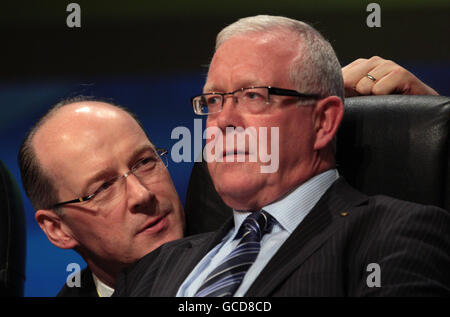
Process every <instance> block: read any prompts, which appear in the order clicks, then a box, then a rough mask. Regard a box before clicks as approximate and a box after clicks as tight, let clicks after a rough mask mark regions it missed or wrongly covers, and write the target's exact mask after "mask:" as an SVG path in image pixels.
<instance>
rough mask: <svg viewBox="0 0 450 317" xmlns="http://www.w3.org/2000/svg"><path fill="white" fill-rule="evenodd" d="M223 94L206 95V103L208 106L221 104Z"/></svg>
mask: <svg viewBox="0 0 450 317" xmlns="http://www.w3.org/2000/svg"><path fill="white" fill-rule="evenodd" d="M220 100H221V96H220V95H206V96H205V103H206V104H207V105H208V106H215V105H218V104H220Z"/></svg>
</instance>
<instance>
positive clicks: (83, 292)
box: [56, 267, 98, 297]
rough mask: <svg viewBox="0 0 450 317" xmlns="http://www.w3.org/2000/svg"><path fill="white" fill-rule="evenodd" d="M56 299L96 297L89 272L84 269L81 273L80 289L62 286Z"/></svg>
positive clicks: (95, 289) (95, 290) (87, 269)
mask: <svg viewBox="0 0 450 317" xmlns="http://www.w3.org/2000/svg"><path fill="white" fill-rule="evenodd" d="M56 297H98V293H97V288H96V287H95V283H94V278H93V277H92V272H91V270H89V268H88V267H86V268H85V269H83V270H82V271H81V278H80V287H68V286H67V284H64V286H63V288H62V289H61V290H60V291H59V293H58V295H56Z"/></svg>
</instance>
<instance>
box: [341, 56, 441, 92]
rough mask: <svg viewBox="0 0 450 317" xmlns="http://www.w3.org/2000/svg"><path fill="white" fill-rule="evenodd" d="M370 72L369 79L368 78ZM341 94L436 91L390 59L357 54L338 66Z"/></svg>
mask: <svg viewBox="0 0 450 317" xmlns="http://www.w3.org/2000/svg"><path fill="white" fill-rule="evenodd" d="M367 74H370V75H371V76H372V77H373V79H375V80H373V79H370V78H369V77H368V76H367ZM342 75H343V76H344V87H345V96H346V97H352V96H359V95H388V94H402V95H439V94H438V93H437V92H436V91H435V90H434V89H433V88H431V87H429V86H427V85H425V84H424V83H423V82H421V81H420V80H419V79H418V78H417V77H416V76H414V75H413V74H412V73H410V72H409V71H407V70H406V69H405V68H403V67H401V66H400V65H397V64H396V63H394V62H393V61H390V60H386V59H383V58H381V57H378V56H373V57H371V58H369V59H365V58H359V59H357V60H356V61H354V62H352V63H350V64H348V65H347V66H345V67H343V68H342Z"/></svg>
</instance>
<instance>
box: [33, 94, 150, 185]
mask: <svg viewBox="0 0 450 317" xmlns="http://www.w3.org/2000/svg"><path fill="white" fill-rule="evenodd" d="M143 144H150V141H149V140H148V138H147V136H146V135H145V133H144V131H143V130H142V129H141V127H140V126H139V125H138V123H137V122H136V121H135V120H134V119H133V118H132V117H131V116H130V115H129V114H128V113H126V112H124V111H123V110H121V109H118V108H115V107H112V106H110V105H107V104H103V103H92V102H88V103H80V104H74V105H69V106H66V107H65V108H61V109H59V111H58V112H57V113H55V114H54V115H53V116H52V117H51V118H50V119H49V120H48V121H47V122H45V123H44V124H43V125H42V126H41V128H40V129H39V130H38V132H37V133H36V135H35V137H34V138H33V147H34V149H35V152H36V155H37V157H38V159H39V162H40V164H41V166H42V167H43V168H44V169H46V170H47V171H51V174H53V176H54V177H56V178H60V179H63V178H64V179H65V178H67V176H68V175H70V174H74V175H76V174H77V173H78V175H80V174H79V173H81V171H82V170H92V169H97V168H100V167H101V166H102V165H105V164H109V163H110V162H113V161H117V160H119V158H121V157H122V156H124V155H125V154H127V153H129V152H130V151H132V150H134V149H135V148H136V147H140V146H142V145H143ZM56 174H58V175H56Z"/></svg>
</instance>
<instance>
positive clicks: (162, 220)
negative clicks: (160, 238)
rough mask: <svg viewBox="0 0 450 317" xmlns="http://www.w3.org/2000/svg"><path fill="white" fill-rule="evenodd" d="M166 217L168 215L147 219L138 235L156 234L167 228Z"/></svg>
mask: <svg viewBox="0 0 450 317" xmlns="http://www.w3.org/2000/svg"><path fill="white" fill-rule="evenodd" d="M167 215H168V213H167V214H165V215H162V216H158V217H153V218H151V219H149V220H148V221H147V222H146V223H145V224H144V226H143V227H142V229H140V230H139V231H138V234H141V233H146V234H154V233H157V232H159V231H161V230H163V229H164V228H165V227H166V226H167Z"/></svg>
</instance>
